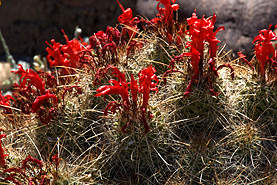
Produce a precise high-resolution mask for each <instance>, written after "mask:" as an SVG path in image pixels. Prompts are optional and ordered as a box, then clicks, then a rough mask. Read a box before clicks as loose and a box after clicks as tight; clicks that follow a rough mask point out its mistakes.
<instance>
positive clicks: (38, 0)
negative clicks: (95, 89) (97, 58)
mask: <svg viewBox="0 0 277 185" xmlns="http://www.w3.org/2000/svg"><path fill="white" fill-rule="evenodd" d="M120 2H121V4H122V5H123V6H124V7H126V8H127V7H131V8H132V9H134V8H135V4H136V0H132V1H130V0H120ZM121 13H122V11H121V9H120V8H119V6H118V4H117V2H116V0H102V1H99V0H82V1H79V0H47V1H44V0H43V1H42V0H26V1H23V0H2V5H1V6H0V29H1V30H2V33H3V36H4V38H5V40H6V43H7V45H8V46H9V49H10V52H11V54H12V55H14V57H15V59H16V60H18V59H21V60H27V61H28V60H29V61H30V60H32V57H33V56H34V55H36V54H42V56H45V55H46V51H45V48H46V47H47V45H46V44H45V41H50V40H51V39H55V40H56V41H58V42H61V43H64V42H65V41H64V38H63V34H62V32H61V29H64V31H65V33H66V34H67V35H68V36H69V38H72V37H73V35H74V29H75V27H76V26H77V25H78V26H79V27H80V28H81V29H82V30H83V34H82V36H91V35H92V34H93V33H95V32H97V31H99V30H105V29H106V27H107V25H111V26H114V25H115V24H116V23H117V22H118V21H117V17H118V16H119V15H120V14H121ZM0 56H2V58H0V59H2V60H5V56H4V50H3V47H1V46H0Z"/></svg>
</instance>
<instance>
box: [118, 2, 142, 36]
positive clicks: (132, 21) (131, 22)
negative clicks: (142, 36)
mask: <svg viewBox="0 0 277 185" xmlns="http://www.w3.org/2000/svg"><path fill="white" fill-rule="evenodd" d="M116 1H117V3H118V4H119V7H120V8H121V10H122V12H123V14H121V15H120V16H119V17H118V22H119V23H121V24H124V25H126V26H129V27H130V28H123V31H122V32H123V35H125V34H126V29H127V32H128V35H129V37H130V38H132V37H134V36H135V34H136V33H137V32H136V31H137V30H138V28H137V23H138V20H139V19H138V18H137V17H133V11H132V9H131V8H127V9H126V10H125V9H124V7H123V6H122V5H121V4H120V3H119V1H118V0H116ZM131 29H132V30H131ZM133 30H134V31H133Z"/></svg>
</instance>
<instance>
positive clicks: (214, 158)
mask: <svg viewBox="0 0 277 185" xmlns="http://www.w3.org/2000/svg"><path fill="white" fill-rule="evenodd" d="M157 1H158V0H157ZM117 2H118V1H117ZM172 2H173V3H175V1H173V0H172ZM118 4H119V6H120V8H121V9H122V11H123V13H122V14H121V15H120V16H119V17H118V21H119V23H120V24H119V25H117V26H116V27H110V26H109V27H107V30H106V31H105V32H104V31H99V32H97V33H95V34H93V35H92V36H91V37H90V38H89V43H86V42H84V41H83V39H82V38H79V39H77V38H74V39H72V40H70V39H69V38H68V37H67V36H66V34H65V33H64V32H63V33H64V37H65V40H66V44H61V43H58V42H56V41H55V40H54V39H53V40H52V41H51V43H48V42H47V44H48V46H49V47H47V49H46V51H47V52H48V55H47V57H46V58H47V61H48V62H49V67H50V70H48V71H43V70H38V71H34V70H32V69H24V68H23V67H22V66H21V65H19V66H18V70H15V71H13V73H15V74H18V75H19V76H20V79H19V82H18V83H15V84H14V90H13V96H10V95H5V96H3V95H2V94H0V105H1V107H2V115H1V122H2V123H3V127H2V126H1V127H0V129H2V130H1V132H4V133H5V134H6V135H5V134H4V133H3V134H1V135H0V139H2V142H3V144H2V143H1V142H0V169H1V171H0V179H1V181H4V182H13V183H15V184H25V183H29V184H57V183H60V184H62V183H63V184H64V183H77V184H78V183H83V184H94V183H95V184H97V183H98V184H195V183H199V184H244V183H246V184H248V183H250V184H251V183H262V184H266V183H268V184H272V183H276V180H275V179H276V177H277V175H276V174H277V171H276V165H277V148H276V147H277V144H276V136H277V98H276V97H277V91H276V80H277V79H276V78H277V50H276V49H274V48H273V46H272V41H273V40H277V36H276V34H275V33H274V32H272V31H271V30H270V29H268V30H262V31H261V32H260V35H259V36H257V37H256V38H255V39H254V41H253V43H254V44H255V48H254V50H255V54H256V57H254V58H253V60H252V61H251V62H249V61H247V60H246V59H245V56H244V55H243V54H242V53H239V54H238V55H239V57H240V58H238V59H234V60H231V59H230V57H229V56H228V54H226V53H223V52H221V51H219V47H218V43H219V42H220V41H219V40H218V39H217V38H216V34H217V32H218V31H223V30H224V28H223V27H220V28H218V29H217V30H216V31H214V24H215V21H216V15H213V17H211V18H205V17H204V16H203V17H202V18H201V19H198V17H197V16H196V12H194V13H193V15H192V17H191V18H188V19H187V24H184V23H179V22H177V21H176V20H175V19H174V16H175V12H176V11H178V9H179V5H178V4H171V1H170V0H163V1H162V0H159V2H158V5H157V10H158V11H159V13H158V14H157V16H156V18H154V19H152V20H146V19H143V18H140V17H133V14H132V10H131V9H130V8H128V9H126V10H125V9H124V8H123V6H122V5H121V4H120V3H119V2H118ZM139 28H141V29H139ZM4 138H5V139H4ZM4 148H6V151H5V150H4ZM8 154H9V155H8ZM38 159H40V160H38ZM20 161H22V162H20ZM19 163H21V164H19ZM18 166H19V167H18Z"/></svg>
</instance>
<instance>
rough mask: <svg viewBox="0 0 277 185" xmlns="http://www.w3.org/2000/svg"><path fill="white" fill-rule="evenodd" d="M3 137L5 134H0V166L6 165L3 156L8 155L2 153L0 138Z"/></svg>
mask: <svg viewBox="0 0 277 185" xmlns="http://www.w3.org/2000/svg"><path fill="white" fill-rule="evenodd" d="M0 131H1V130H0ZM5 137H6V134H0V166H1V167H3V168H5V167H6V161H5V157H7V156H8V154H4V149H3V147H2V142H1V139H2V138H5Z"/></svg>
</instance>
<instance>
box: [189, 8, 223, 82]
mask: <svg viewBox="0 0 277 185" xmlns="http://www.w3.org/2000/svg"><path fill="white" fill-rule="evenodd" d="M215 21H216V15H215V14H214V15H213V18H212V19H205V18H204V16H203V17H202V18H201V19H198V18H197V16H196V10H195V12H194V13H193V14H192V17H191V18H188V19H187V22H188V25H189V26H190V27H189V30H188V34H189V35H190V36H191V40H192V41H191V42H188V43H187V46H186V47H191V53H195V55H194V56H196V57H197V58H195V59H196V60H195V67H194V69H196V63H197V60H198V56H197V55H196V51H195V50H197V51H198V52H199V60H198V61H199V64H198V65H199V67H198V69H196V70H197V71H199V72H200V77H201V76H202V73H203V54H204V44H205V42H208V43H209V47H210V50H209V52H210V58H214V57H215V56H216V52H217V49H218V46H217V44H218V42H220V40H218V39H217V38H216V37H215V36H216V34H217V32H218V31H222V30H224V27H223V26H222V27H219V28H218V29H217V30H216V31H215V32H213V30H214V24H215ZM192 46H194V48H193V47H192ZM193 50H194V51H193ZM192 61H193V59H192ZM213 62H214V61H213ZM210 65H211V67H212V68H213V67H214V64H213V63H211V64H210ZM212 71H213V70H212Z"/></svg>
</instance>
